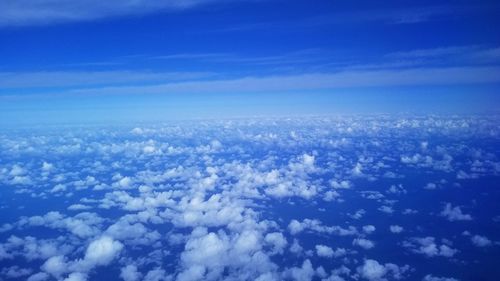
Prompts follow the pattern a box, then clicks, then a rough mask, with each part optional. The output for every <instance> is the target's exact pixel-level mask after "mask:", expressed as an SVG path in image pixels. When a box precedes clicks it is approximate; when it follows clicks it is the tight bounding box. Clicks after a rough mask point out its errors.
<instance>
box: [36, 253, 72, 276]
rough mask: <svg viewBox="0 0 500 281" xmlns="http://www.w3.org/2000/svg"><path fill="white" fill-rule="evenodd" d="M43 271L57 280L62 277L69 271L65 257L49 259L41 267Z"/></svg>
mask: <svg viewBox="0 0 500 281" xmlns="http://www.w3.org/2000/svg"><path fill="white" fill-rule="evenodd" d="M41 269H42V270H44V271H45V272H47V273H50V274H52V275H53V276H54V277H56V278H58V277H60V276H61V275H62V274H63V273H65V272H66V271H67V270H68V269H67V264H66V260H65V257H64V256H53V257H51V258H49V259H48V260H47V261H45V263H44V264H43V265H42V266H41Z"/></svg>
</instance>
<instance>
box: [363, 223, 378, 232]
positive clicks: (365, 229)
mask: <svg viewBox="0 0 500 281" xmlns="http://www.w3.org/2000/svg"><path fill="white" fill-rule="evenodd" d="M375 230H376V228H375V226H373V225H371V224H370V225H365V226H363V232H364V233H367V234H370V233H372V232H374V231H375Z"/></svg>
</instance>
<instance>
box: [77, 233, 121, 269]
mask: <svg viewBox="0 0 500 281" xmlns="http://www.w3.org/2000/svg"><path fill="white" fill-rule="evenodd" d="M122 249H123V244H122V243H120V242H119V241H116V240H113V239H112V238H111V237H109V236H102V237H100V238H98V239H96V240H94V241H92V242H91V243H90V244H89V246H88V247H87V250H86V252H85V258H84V262H86V263H88V264H90V265H93V266H96V265H107V264H109V263H110V262H111V261H112V260H113V259H115V258H116V257H117V256H118V254H119V253H120V251H121V250H122Z"/></svg>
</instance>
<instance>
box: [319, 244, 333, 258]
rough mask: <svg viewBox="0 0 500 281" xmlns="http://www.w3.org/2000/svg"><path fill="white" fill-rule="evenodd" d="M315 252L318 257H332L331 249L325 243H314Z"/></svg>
mask: <svg viewBox="0 0 500 281" xmlns="http://www.w3.org/2000/svg"><path fill="white" fill-rule="evenodd" d="M316 254H317V255H318V256H319V257H325V258H331V257H333V254H334V252H333V249H332V248H330V247H328V246H326V245H316Z"/></svg>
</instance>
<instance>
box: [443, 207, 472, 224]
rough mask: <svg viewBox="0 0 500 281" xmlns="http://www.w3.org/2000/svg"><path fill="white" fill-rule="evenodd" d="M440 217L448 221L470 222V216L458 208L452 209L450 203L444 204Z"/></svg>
mask: <svg viewBox="0 0 500 281" xmlns="http://www.w3.org/2000/svg"><path fill="white" fill-rule="evenodd" d="M440 215H441V216H442V217H445V218H446V219H447V220H449V221H470V220H472V216H471V215H469V214H464V213H462V210H461V209H460V207H459V206H456V207H452V205H451V203H446V205H445V206H444V208H443V210H442V211H441V213H440Z"/></svg>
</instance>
